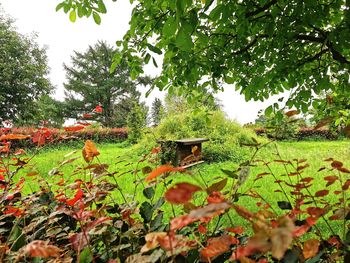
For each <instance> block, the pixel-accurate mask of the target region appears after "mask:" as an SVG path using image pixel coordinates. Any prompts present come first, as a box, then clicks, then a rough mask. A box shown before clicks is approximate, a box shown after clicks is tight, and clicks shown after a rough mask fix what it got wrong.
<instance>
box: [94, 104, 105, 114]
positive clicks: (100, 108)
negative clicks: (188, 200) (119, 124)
mask: <svg viewBox="0 0 350 263" xmlns="http://www.w3.org/2000/svg"><path fill="white" fill-rule="evenodd" d="M93 111H94V112H97V113H102V111H103V109H102V106H101V105H97V106H96V107H95V109H94V110H93Z"/></svg>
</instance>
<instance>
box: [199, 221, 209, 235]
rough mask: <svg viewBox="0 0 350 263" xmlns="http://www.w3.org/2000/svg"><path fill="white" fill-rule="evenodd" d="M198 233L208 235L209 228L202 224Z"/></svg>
mask: <svg viewBox="0 0 350 263" xmlns="http://www.w3.org/2000/svg"><path fill="white" fill-rule="evenodd" d="M198 232H199V233H201V234H202V235H205V234H206V233H207V228H206V227H205V226H203V225H201V224H200V225H199V226H198Z"/></svg>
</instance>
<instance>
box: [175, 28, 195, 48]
mask: <svg viewBox="0 0 350 263" xmlns="http://www.w3.org/2000/svg"><path fill="white" fill-rule="evenodd" d="M191 28H192V26H190V25H188V23H185V24H184V25H183V26H182V27H181V28H180V30H179V32H178V33H177V35H176V39H175V45H176V46H177V47H178V48H179V49H181V50H182V51H190V50H191V49H192V47H193V43H192V37H191V36H192V31H191Z"/></svg>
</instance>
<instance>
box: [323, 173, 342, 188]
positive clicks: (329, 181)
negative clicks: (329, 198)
mask: <svg viewBox="0 0 350 263" xmlns="http://www.w3.org/2000/svg"><path fill="white" fill-rule="evenodd" d="M323 179H324V180H325V181H327V184H326V186H330V185H332V184H334V182H335V181H336V180H338V179H339V178H338V176H336V175H329V176H325V177H324V178H323Z"/></svg>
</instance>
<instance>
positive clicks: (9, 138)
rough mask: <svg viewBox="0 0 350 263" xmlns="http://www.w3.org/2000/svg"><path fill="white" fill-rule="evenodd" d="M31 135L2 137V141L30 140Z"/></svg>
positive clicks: (0, 137) (0, 139)
mask: <svg viewBox="0 0 350 263" xmlns="http://www.w3.org/2000/svg"><path fill="white" fill-rule="evenodd" d="M29 137H30V136H29V135H23V134H6V135H1V136H0V141H4V140H23V139H27V138H29Z"/></svg>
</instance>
